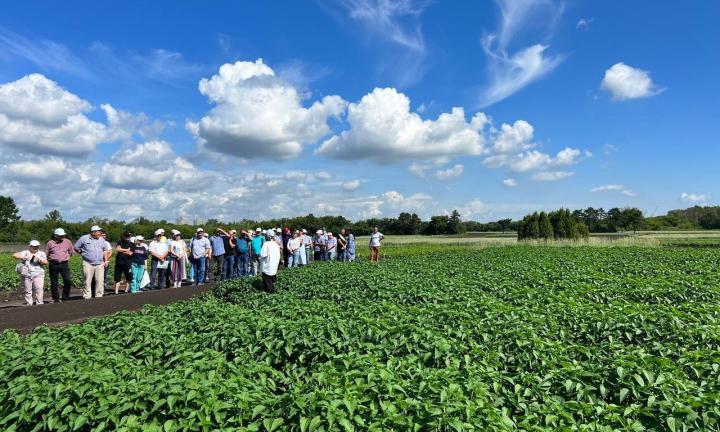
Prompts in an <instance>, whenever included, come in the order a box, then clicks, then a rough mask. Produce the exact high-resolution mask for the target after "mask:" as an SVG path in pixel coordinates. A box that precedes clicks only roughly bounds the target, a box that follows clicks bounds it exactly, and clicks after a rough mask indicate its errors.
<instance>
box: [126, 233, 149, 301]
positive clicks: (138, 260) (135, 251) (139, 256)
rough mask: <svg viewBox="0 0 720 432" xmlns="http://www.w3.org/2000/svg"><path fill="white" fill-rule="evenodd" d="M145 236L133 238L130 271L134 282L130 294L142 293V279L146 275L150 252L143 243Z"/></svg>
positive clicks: (131, 284)
mask: <svg viewBox="0 0 720 432" xmlns="http://www.w3.org/2000/svg"><path fill="white" fill-rule="evenodd" d="M144 241H145V238H144V237H143V236H136V237H134V238H133V246H132V248H131V255H130V269H131V270H132V282H131V283H130V292H131V293H133V294H134V293H136V292H139V291H140V288H141V285H142V279H143V276H144V275H145V265H146V264H147V259H148V255H149V254H150V253H149V252H148V249H147V247H146V246H145V244H144V243H143V242H144Z"/></svg>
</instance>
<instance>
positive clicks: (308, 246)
mask: <svg viewBox="0 0 720 432" xmlns="http://www.w3.org/2000/svg"><path fill="white" fill-rule="evenodd" d="M300 239H301V241H302V254H303V255H304V259H301V260H300V261H301V265H308V264H310V252H311V251H312V238H311V237H310V236H309V235H308V233H307V230H306V229H305V228H303V230H302V236H300Z"/></svg>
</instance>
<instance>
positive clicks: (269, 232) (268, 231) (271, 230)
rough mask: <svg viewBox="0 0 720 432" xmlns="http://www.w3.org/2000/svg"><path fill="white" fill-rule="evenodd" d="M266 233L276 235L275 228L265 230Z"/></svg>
mask: <svg viewBox="0 0 720 432" xmlns="http://www.w3.org/2000/svg"><path fill="white" fill-rule="evenodd" d="M265 235H269V236H271V237H272V236H274V235H275V230H273V229H269V230H267V231H266V232H265Z"/></svg>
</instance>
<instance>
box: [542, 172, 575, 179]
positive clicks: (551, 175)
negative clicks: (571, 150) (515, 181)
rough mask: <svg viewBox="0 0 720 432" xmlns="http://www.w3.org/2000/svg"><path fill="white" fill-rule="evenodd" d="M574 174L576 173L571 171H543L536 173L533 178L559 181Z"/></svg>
mask: <svg viewBox="0 0 720 432" xmlns="http://www.w3.org/2000/svg"><path fill="white" fill-rule="evenodd" d="M573 174H575V173H573V172H570V171H542V172H539V173H537V174H534V175H533V176H532V179H533V180H536V181H558V180H563V179H566V178H568V177H570V176H572V175H573Z"/></svg>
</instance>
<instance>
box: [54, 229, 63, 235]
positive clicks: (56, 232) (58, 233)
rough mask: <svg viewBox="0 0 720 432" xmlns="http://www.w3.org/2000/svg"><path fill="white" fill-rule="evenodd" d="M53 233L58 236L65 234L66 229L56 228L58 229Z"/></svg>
mask: <svg viewBox="0 0 720 432" xmlns="http://www.w3.org/2000/svg"><path fill="white" fill-rule="evenodd" d="M53 234H55V235H56V236H64V235H65V230H64V229H62V228H58V229H56V230H55V231H54V232H53Z"/></svg>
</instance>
